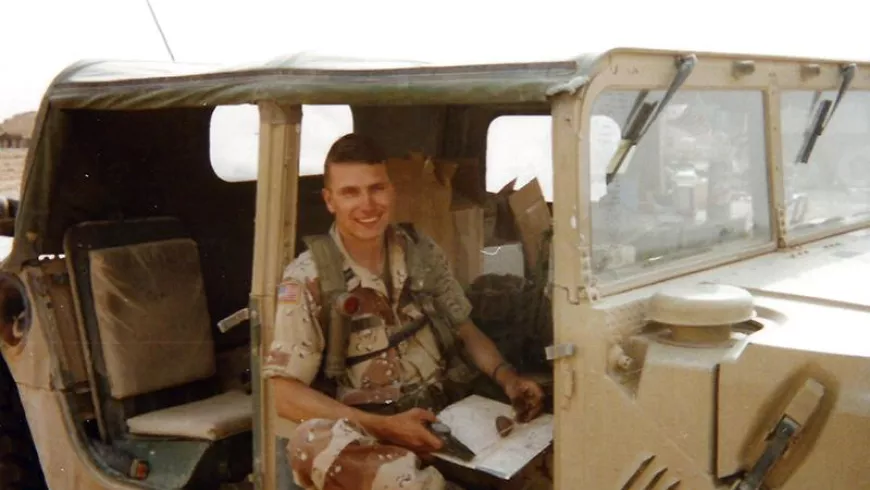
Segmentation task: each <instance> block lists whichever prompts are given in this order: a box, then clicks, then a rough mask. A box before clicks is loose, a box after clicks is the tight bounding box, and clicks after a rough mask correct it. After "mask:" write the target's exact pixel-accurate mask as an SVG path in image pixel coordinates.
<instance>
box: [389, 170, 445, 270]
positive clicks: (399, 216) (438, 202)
mask: <svg viewBox="0 0 870 490" xmlns="http://www.w3.org/2000/svg"><path fill="white" fill-rule="evenodd" d="M456 169H457V164H456V163H453V162H446V161H435V160H434V159H431V158H428V157H424V156H423V155H422V154H419V153H412V154H411V155H410V156H409V157H408V158H390V159H388V160H387V171H388V172H389V174H390V179H391V180H392V181H393V186H394V187H395V189H396V208H395V215H394V217H393V221H394V222H403V221H404V222H411V223H414V225H415V226H416V227H417V229H419V230H420V231H421V232H423V233H425V234H427V235H429V236H431V237H432V239H433V240H435V242H436V243H437V244H438V245H439V246H440V247H441V248H442V249H443V250H444V253H445V254H446V255H447V257H448V261H450V263H451V265H453V262H455V258H454V256H455V254H454V250H453V249H454V232H453V228H454V225H453V215H452V213H451V203H452V201H453V188H452V180H453V176H454V174H455V173H456Z"/></svg>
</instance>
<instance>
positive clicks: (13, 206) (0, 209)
mask: <svg viewBox="0 0 870 490" xmlns="http://www.w3.org/2000/svg"><path fill="white" fill-rule="evenodd" d="M18 205H19V201H18V199H12V198H8V197H0V236H8V237H11V236H15V217H16V216H18Z"/></svg>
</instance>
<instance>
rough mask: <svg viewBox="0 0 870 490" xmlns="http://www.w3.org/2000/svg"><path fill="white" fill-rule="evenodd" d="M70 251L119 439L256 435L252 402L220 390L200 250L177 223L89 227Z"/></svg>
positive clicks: (70, 235) (104, 400) (76, 231)
mask: <svg viewBox="0 0 870 490" xmlns="http://www.w3.org/2000/svg"><path fill="white" fill-rule="evenodd" d="M64 248H65V252H66V256H67V262H68V264H69V266H70V269H71V274H70V275H71V278H72V282H73V289H74V291H75V292H76V295H77V299H78V301H77V303H78V306H79V308H80V313H81V315H80V318H81V320H82V322H83V324H84V327H85V332H86V334H87V336H88V342H87V344H88V345H89V346H90V349H91V351H92V352H91V354H92V357H93V363H94V368H95V371H96V372H95V374H96V378H97V381H98V382H97V385H98V388H99V392H100V393H99V398H100V405H101V407H102V409H103V419H104V420H105V421H106V430H107V431H108V433H109V437H110V439H117V438H120V437H124V436H128V435H132V436H146V437H165V438H182V439H197V440H208V441H216V440H221V439H224V438H227V437H230V436H232V435H236V434H239V433H242V432H246V431H251V429H252V421H253V404H252V400H251V397H250V396H249V395H248V394H247V393H244V392H241V391H230V392H226V393H219V392H218V388H217V383H216V376H215V375H216V372H217V369H216V355H215V351H214V341H213V337H212V335H213V333H212V332H213V331H212V322H211V318H210V315H209V312H208V307H207V303H206V295H205V289H204V283H203V279H202V274H201V268H200V259H199V251H198V247H197V244H196V242H194V241H193V239H191V238H190V236H189V235H187V233H186V232H185V230H184V229H183V226H182V225H181V223H180V222H179V221H178V220H177V219H174V218H148V219H141V220H129V221H114V222H87V223H81V224H78V225H75V226H73V227H71V228H70V229H69V230H68V231H67V234H66V236H65V240H64Z"/></svg>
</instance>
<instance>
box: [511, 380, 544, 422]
mask: <svg viewBox="0 0 870 490" xmlns="http://www.w3.org/2000/svg"><path fill="white" fill-rule="evenodd" d="M504 392H505V394H506V395H507V397H508V398H509V399H510V401H511V405H513V407H514V412H516V421H517V422H519V423H526V422H529V421H531V420H534V418H535V417H537V416H538V414H540V413H541V409H542V408H543V400H544V390H542V389H541V387H540V385H538V383H535V382H534V381H532V380H531V379H529V378H523V377H522V376H512V377H511V378H510V379H509V380H508V381H507V382H506V383H505V385H504Z"/></svg>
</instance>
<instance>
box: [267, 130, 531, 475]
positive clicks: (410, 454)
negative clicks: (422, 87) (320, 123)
mask: <svg viewBox="0 0 870 490" xmlns="http://www.w3.org/2000/svg"><path fill="white" fill-rule="evenodd" d="M323 198H324V200H325V202H326V206H327V208H328V209H329V211H330V213H332V214H333V215H334V224H333V226H332V228H331V229H330V232H329V234H328V235H323V236H318V237H307V238H306V243H307V245H308V250H307V251H305V252H304V253H302V254H301V255H300V256H298V257H297V258H296V259H295V260H294V261H293V262H292V263H291V264H290V265H289V266H287V268H286V270H285V271H284V275H283V281H282V283H281V285H280V287H279V290H278V306H277V312H276V315H277V316H276V321H275V339H274V342H273V343H272V345H271V346H270V350H269V352H268V355H267V356H266V360H265V363H264V366H263V374H264V376H267V377H270V378H271V383H272V386H273V388H274V395H275V403H276V411H277V414H278V416H280V417H283V418H286V419H289V420H292V421H295V422H298V423H300V425H299V426H298V427H297V429H296V430H295V432H294V435H293V436H292V437H291V438H290V441H289V444H288V445H287V448H286V451H287V458H288V460H289V465H290V468H291V469H292V474H293V478H294V479H295V481H296V483H297V484H298V485H301V486H302V487H304V488H306V489H329V488H359V489H368V488H409V489H420V490H424V489H425V490H429V489H441V488H445V481H444V478H443V477H442V475H441V474H440V473H439V472H438V471H437V470H436V469H435V468H433V467H431V466H430V467H422V462H421V457H422V459H428V458H427V454H428V453H431V452H432V451H437V450H438V449H440V448H441V447H442V443H441V441H440V440H439V439H438V438H437V437H436V436H435V435H434V434H433V433H432V432H431V431H430V429H429V428H428V426H427V424H428V423H431V422H433V421H435V420H436V418H435V415H434V413H436V412H438V411H440V410H441V409H442V408H444V407H445V406H446V405H448V404H449V403H451V402H452V401H455V400H453V399H452V398H451V396H450V393H451V391H450V387H451V386H452V385H453V384H455V382H457V381H458V382H459V383H461V381H462V379H461V373H462V368H463V367H467V366H468V364H466V363H464V361H463V360H467V361H469V363H470V364H473V365H474V367H475V368H476V369H479V370H480V372H483V373H486V374H487V375H489V376H490V377H491V379H492V380H493V381H495V382H496V383H497V384H498V385H499V386H501V388H502V389H503V390H504V392H505V394H506V395H507V397H508V398H509V399H510V400H511V402H512V403H513V405H514V407H515V408H516V411H517V418H518V420H519V421H521V422H522V421H527V420H531V419H532V418H534V417H536V416H537V415H538V413H539V412H540V410H541V407H542V398H543V391H542V390H541V387H540V386H538V385H537V384H536V383H535V382H534V381H532V380H529V379H527V378H524V377H522V376H519V375H518V374H517V373H516V372H515V371H514V369H513V368H512V367H511V366H510V365H509V364H508V363H507V362H505V361H504V359H503V357H502V356H501V354H500V353H499V352H498V350H497V349H496V347H495V345H494V344H493V343H492V341H491V340H490V339H489V338H488V337H486V336H485V335H484V334H483V333H482V332H481V331H480V330H479V329H478V328H477V327H476V326H475V325H474V324H473V323H472V322H471V321H470V319H469V313H470V310H471V306H470V304H469V302H468V299H467V298H466V297H465V294H464V292H463V290H462V288H461V286H460V285H459V283H458V282H457V281H456V280H455V279H454V278H453V276H452V274H451V273H450V271H449V269H448V266H447V261H446V258H445V256H444V254H443V252H442V251H441V249H440V248H439V247H438V246H437V245H436V244H435V242H434V241H433V240H432V239H431V238H429V237H427V236H425V235H423V234H421V233H418V232H417V231H416V230H415V229H414V228H413V226H399V225H393V224H391V218H392V214H393V206H394V189H393V187H392V184H391V182H390V179H389V176H388V173H387V167H386V164H385V155H384V153H383V152H382V151H381V150H380V149H379V148H378V147H377V146H376V144H375V143H374V142H372V141H370V140H369V139H367V138H365V137H363V136H360V135H357V134H348V135H345V136H343V137H341V138H339V139H338V140H337V141H336V142H335V143H334V144H333V146H332V147H331V148H330V150H329V152H328V154H327V157H326V168H325V171H324V189H323ZM472 369H474V368H472Z"/></svg>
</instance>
